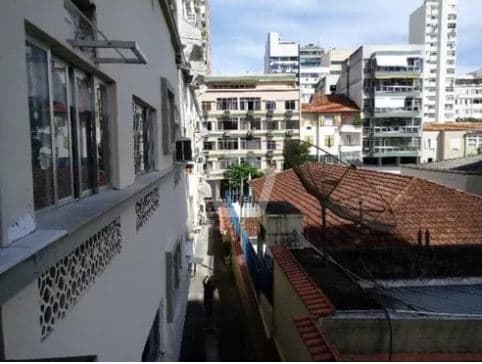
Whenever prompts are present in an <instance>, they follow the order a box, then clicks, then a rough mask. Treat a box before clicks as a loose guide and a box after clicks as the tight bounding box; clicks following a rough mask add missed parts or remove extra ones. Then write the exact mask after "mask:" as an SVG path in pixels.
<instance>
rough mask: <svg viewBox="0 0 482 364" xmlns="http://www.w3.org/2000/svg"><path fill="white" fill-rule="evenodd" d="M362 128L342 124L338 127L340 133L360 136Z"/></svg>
mask: <svg viewBox="0 0 482 364" xmlns="http://www.w3.org/2000/svg"><path fill="white" fill-rule="evenodd" d="M361 132H362V128H361V127H360V126H355V125H353V124H342V125H340V133H356V134H360V133H361Z"/></svg>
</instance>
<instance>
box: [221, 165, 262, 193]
mask: <svg viewBox="0 0 482 364" xmlns="http://www.w3.org/2000/svg"><path fill="white" fill-rule="evenodd" d="M250 175H251V178H252V179H254V178H258V177H263V175H264V174H263V172H261V171H260V170H259V169H257V168H256V167H253V166H251V165H249V164H246V163H241V164H238V165H233V166H231V167H229V169H228V170H227V171H226V172H225V173H224V177H225V178H226V179H227V180H228V182H229V185H230V187H231V188H233V189H239V188H240V187H241V181H243V185H244V189H245V190H247V189H248V183H247V182H248V179H249V176H250Z"/></svg>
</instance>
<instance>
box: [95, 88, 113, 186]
mask: <svg viewBox="0 0 482 364" xmlns="http://www.w3.org/2000/svg"><path fill="white" fill-rule="evenodd" d="M95 115H96V120H95V128H96V138H97V140H96V144H97V165H98V169H99V176H98V178H99V186H105V185H108V184H109V183H110V164H109V160H110V156H109V125H108V123H109V114H108V109H107V87H106V86H105V85H104V84H102V83H96V85H95Z"/></svg>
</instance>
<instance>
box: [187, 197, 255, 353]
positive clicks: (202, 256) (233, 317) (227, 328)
mask: <svg viewBox="0 0 482 364" xmlns="http://www.w3.org/2000/svg"><path fill="white" fill-rule="evenodd" d="M207 214H208V223H207V224H205V225H203V226H202V231H201V234H200V239H199V240H198V243H197V245H196V247H195V251H194V257H195V258H194V259H195V260H196V267H195V268H193V269H192V273H191V285H190V289H189V298H188V300H189V301H188V306H187V312H186V319H185V323H184V333H183V339H182V346H181V355H180V360H181V361H253V360H254V352H253V350H252V344H251V343H250V339H249V335H248V328H247V327H246V324H245V323H246V322H247V321H246V318H245V313H244V310H243V307H242V305H241V300H240V298H239V293H238V290H237V287H236V282H235V279H234V275H233V273H232V270H231V266H230V264H229V261H225V258H224V256H225V249H224V248H223V245H222V238H221V235H220V232H219V218H218V214H217V212H216V208H215V206H214V203H209V204H208V205H207ZM226 263H227V264H226ZM209 275H214V282H215V286H216V290H215V292H214V308H213V315H212V318H211V319H209V318H208V316H207V313H206V310H205V308H204V303H203V302H204V292H203V291H204V287H203V279H204V278H205V277H206V276H209Z"/></svg>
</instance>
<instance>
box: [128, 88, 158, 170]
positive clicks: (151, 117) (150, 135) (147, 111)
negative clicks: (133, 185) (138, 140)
mask: <svg viewBox="0 0 482 364" xmlns="http://www.w3.org/2000/svg"><path fill="white" fill-rule="evenodd" d="M136 105H137V106H138V107H140V108H141V109H142V114H143V118H144V122H143V124H142V125H143V130H142V138H143V143H142V144H143V145H142V146H143V148H142V157H143V164H144V167H143V169H142V170H140V172H139V173H138V172H137V171H136V149H135V143H134V146H133V151H134V175H135V177H136V178H137V177H139V176H142V175H144V174H146V173H149V172H152V171H154V170H155V169H156V158H155V150H156V149H155V144H156V142H155V140H156V136H155V129H154V127H155V109H154V108H153V107H152V106H150V105H149V104H148V103H146V102H145V101H143V100H142V99H141V98H139V97H137V96H136V95H132V111H133V114H132V122H133V125H132V132H133V135H132V136H133V138H135V132H136V129H135V125H134V123H135V114H134V108H135V106H136ZM133 141H135V139H133Z"/></svg>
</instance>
